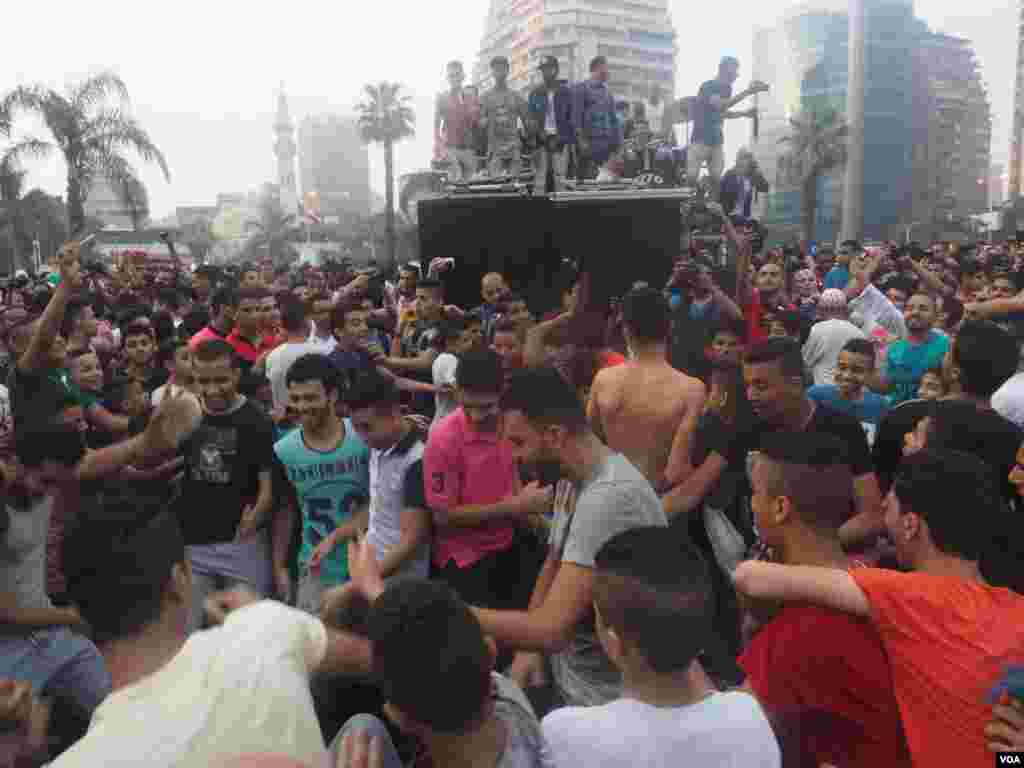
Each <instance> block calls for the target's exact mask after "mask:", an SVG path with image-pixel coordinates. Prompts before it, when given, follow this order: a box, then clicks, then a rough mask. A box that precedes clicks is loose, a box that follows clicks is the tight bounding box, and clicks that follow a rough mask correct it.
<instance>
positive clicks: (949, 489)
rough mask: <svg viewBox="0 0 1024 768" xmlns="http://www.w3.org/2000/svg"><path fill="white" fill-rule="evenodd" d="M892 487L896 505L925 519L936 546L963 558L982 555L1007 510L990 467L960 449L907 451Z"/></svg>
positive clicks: (972, 558)
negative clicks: (897, 502) (907, 456)
mask: <svg viewBox="0 0 1024 768" xmlns="http://www.w3.org/2000/svg"><path fill="white" fill-rule="evenodd" d="M892 491H893V493H894V494H895V495H896V498H897V499H898V500H899V503H900V506H901V507H903V508H904V509H905V510H907V511H912V512H914V513H916V514H918V515H920V516H921V517H923V518H924V519H925V520H926V521H927V523H928V530H929V531H930V532H931V539H932V543H934V544H935V547H936V548H937V549H938V550H939V551H940V552H943V553H944V554H947V555H952V556H954V557H961V558H963V559H964V560H971V561H976V560H980V559H981V557H982V555H983V554H984V553H985V551H986V549H987V547H988V544H989V542H990V541H991V540H992V538H993V535H994V534H995V533H996V532H997V531H998V529H999V524H1000V518H1001V516H1002V515H1004V514H1006V512H1005V510H1004V509H1003V505H1002V502H1001V500H1000V497H999V490H998V488H997V486H996V483H995V480H994V477H993V473H992V469H991V468H990V467H989V466H988V465H987V464H985V462H983V461H982V460H981V459H979V458H977V457H976V456H972V455H970V454H969V453H964V452H962V451H948V450H947V451H935V452H933V451H931V450H927V449H926V450H924V451H922V452H920V453H917V454H915V455H914V456H911V457H909V458H908V459H906V460H905V461H904V462H903V464H902V466H901V468H900V471H899V472H898V473H897V475H896V479H895V481H894V482H893V486H892ZM968 511H969V514H968V513H967V512H968Z"/></svg>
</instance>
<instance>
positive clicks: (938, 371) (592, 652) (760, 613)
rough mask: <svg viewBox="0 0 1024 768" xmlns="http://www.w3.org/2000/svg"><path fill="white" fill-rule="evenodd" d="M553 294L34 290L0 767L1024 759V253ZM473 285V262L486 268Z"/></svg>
mask: <svg viewBox="0 0 1024 768" xmlns="http://www.w3.org/2000/svg"><path fill="white" fill-rule="evenodd" d="M709 208H710V211H711V213H712V214H713V215H714V216H716V217H718V218H719V219H720V220H721V224H722V228H723V231H724V233H725V236H726V238H727V240H728V243H729V249H730V251H731V256H730V258H729V259H728V260H727V262H726V263H728V264H730V265H735V268H733V267H732V266H730V268H728V269H725V268H722V267H719V266H717V265H718V264H719V263H720V261H719V260H718V259H714V260H713V259H711V258H710V256H709V254H708V253H706V252H701V251H700V250H699V249H691V250H690V251H689V252H686V253H683V254H681V255H679V256H678V257H677V258H675V259H674V268H673V271H672V273H671V277H670V279H669V280H668V283H667V284H666V285H664V286H661V285H657V286H654V285H646V284H635V285H628V284H626V285H622V286H621V296H620V298H619V299H617V300H613V301H612V302H611V303H610V305H606V307H605V309H606V310H607V311H606V312H604V314H603V315H601V316H602V317H604V318H605V321H603V323H602V325H603V327H600V328H595V323H594V318H595V317H597V316H598V313H597V312H596V310H597V309H601V307H599V306H598V304H597V302H596V300H595V297H594V296H593V295H592V293H591V284H590V276H589V275H588V274H586V273H583V274H578V273H577V272H576V270H575V268H574V267H573V265H571V264H569V263H566V264H564V265H563V266H562V270H561V272H560V273H559V274H558V275H557V278H556V279H557V282H558V284H557V286H556V287H557V293H558V295H559V296H560V299H561V300H560V306H554V307H542V306H537V304H536V303H535V301H534V297H532V296H526V295H524V294H517V293H515V292H514V291H515V290H516V289H517V288H519V286H515V285H509V282H508V281H507V280H506V278H505V277H503V276H502V275H501V274H496V273H491V274H487V275H485V276H483V278H482V281H481V283H480V297H481V303H480V305H479V306H477V307H475V308H474V307H472V306H454V305H452V304H450V303H449V302H446V300H445V286H446V283H449V284H451V281H452V280H453V279H454V278H455V277H457V276H458V275H459V270H460V265H459V264H457V263H454V262H453V261H452V260H451V259H434V260H433V261H431V263H430V264H426V263H424V264H422V265H421V264H419V263H409V264H404V265H401V266H400V268H399V269H398V270H396V272H395V275H394V278H395V281H394V282H390V281H384V280H383V279H375V278H373V277H371V276H370V275H368V274H359V275H354V274H345V275H341V274H340V273H339V272H337V271H334V272H331V273H330V274H325V273H322V272H320V271H318V270H315V269H302V270H291V271H289V270H288V269H284V268H280V269H274V268H273V267H271V266H269V265H262V264H261V265H250V264H244V265H241V266H238V267H232V268H214V267H210V266H202V267H200V268H198V269H196V270H195V272H194V273H193V274H192V275H191V279H190V282H189V278H188V277H187V276H183V277H184V279H181V280H177V281H174V280H170V281H156V282H154V281H152V280H147V279H146V277H145V275H144V274H142V273H141V272H139V271H138V270H136V269H135V268H134V267H133V265H132V264H131V263H128V262H126V263H125V264H124V265H123V266H122V269H121V270H120V271H119V272H118V273H117V274H116V275H115V280H114V283H113V284H112V286H111V287H110V288H109V289H108V290H105V291H103V292H101V293H97V292H95V291H92V290H91V289H90V285H92V284H91V283H90V282H89V281H88V279H87V275H86V274H85V272H84V271H83V269H82V258H81V252H80V251H81V249H80V247H79V246H78V244H77V243H69V244H67V245H66V246H64V247H63V248H62V249H61V251H60V253H59V254H57V256H56V257H55V258H54V259H53V261H52V262H51V269H52V272H51V276H50V280H49V281H48V283H49V285H50V288H49V289H47V290H46V291H45V293H44V294H40V293H39V291H37V292H36V293H34V294H33V295H32V296H31V297H29V298H30V300H29V301H25V302H18V301H15V300H14V298H15V294H13V293H12V295H11V296H9V297H8V298H9V301H8V306H7V307H6V309H5V311H4V313H3V316H2V317H3V327H2V331H3V336H2V339H3V349H4V350H5V352H6V354H7V363H6V369H7V370H6V382H7V385H6V387H4V388H0V425H2V429H0V439H2V446H0V450H2V462H0V470H2V471H0V483H2V485H0V488H2V494H3V497H4V498H3V503H2V504H0V510H2V516H0V536H2V539H0V540H2V544H0V573H2V577H3V581H2V586H0V724H2V731H0V745H2V752H0V765H3V766H23V765H25V766H33V765H40V764H44V763H46V762H47V761H52V762H51V763H50V764H51V765H53V766H54V767H55V768H71V767H77V766H82V768H99V767H100V766H104V767H105V766H147V768H153V767H157V768H159V767H162V766H168V767H170V766H196V767H197V768H198V767H199V766H203V767H205V766H253V768H256V767H257V766H267V768H270V767H271V766H278V767H282V766H293V767H294V766H306V768H326V767H327V766H332V768H333V766H360V767H362V766H368V767H372V768H397V767H398V766H402V765H405V766H409V765H412V766H416V767H417V768H448V767H452V768H460V767H461V766H467V767H468V766H486V767H487V768H491V766H501V768H528V767H532V766H546V767H554V768H563V767H567V766H602V767H605V766H645V767H646V766H651V767H662V766H664V767H665V768H668V767H669V766H709V767H711V766H715V767H717V766H737V767H738V766H762V767H763V768H773V767H777V766H785V767H786V768H790V767H791V766H793V767H795V768H804V766H806V767H807V768H824V767H826V766H832V767H833V768H843V767H844V766H850V767H858V768H889V767H891V766H919V767H921V768H924V767H925V766H929V767H930V766H948V767H949V768H953V767H954V766H955V768H973V767H974V766H979V767H980V766H989V765H991V764H992V763H993V753H996V752H1001V751H1012V750H1024V703H1022V699H1024V597H1022V596H1021V590H1022V589H1024V567H1022V563H1024V524H1022V517H1021V511H1020V510H1021V507H1020V504H1021V501H1020V499H1019V497H1018V496H1019V494H1024V448H1022V442H1024V431H1022V427H1024V373H1018V369H1022V370H1024V366H1022V365H1021V359H1022V358H1021V348H1022V342H1024V292H1021V291H1020V289H1021V288H1022V287H1024V252H1018V251H1016V250H1015V249H1014V248H1013V247H1012V246H1009V247H1008V246H1000V245H995V246H993V245H987V244H986V245H981V246H977V247H975V246H970V245H952V246H951V245H948V244H939V245H935V246H933V247H931V248H929V249H924V248H921V247H918V246H915V245H913V244H912V245H909V246H906V247H901V248H897V247H895V246H888V245H881V246H878V247H867V248H865V247H862V246H861V244H859V243H857V242H853V241H848V242H844V243H842V244H841V246H840V247H838V249H835V250H833V249H830V248H828V247H825V246H821V247H819V248H817V249H816V250H815V251H814V252H813V253H806V254H805V253H803V252H801V250H800V249H798V248H797V249H787V250H785V251H772V250H762V249H761V248H760V243H759V242H758V240H757V238H754V237H750V236H749V233H748V232H746V231H740V232H738V231H736V229H734V227H733V226H732V224H731V223H730V220H729V218H728V217H727V216H725V215H724V213H723V209H722V207H721V206H719V205H717V204H715V203H711V204H710V205H709ZM474 279H475V278H474Z"/></svg>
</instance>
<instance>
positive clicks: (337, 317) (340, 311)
mask: <svg viewBox="0 0 1024 768" xmlns="http://www.w3.org/2000/svg"><path fill="white" fill-rule="evenodd" d="M369 311H370V310H368V309H364V308H363V305H362V304H358V303H356V302H353V301H346V300H342V301H339V302H338V303H337V304H335V305H334V309H332V310H331V328H332V329H334V330H337V329H338V328H344V327H345V319H346V318H347V317H348V315H349V313H350V312H369Z"/></svg>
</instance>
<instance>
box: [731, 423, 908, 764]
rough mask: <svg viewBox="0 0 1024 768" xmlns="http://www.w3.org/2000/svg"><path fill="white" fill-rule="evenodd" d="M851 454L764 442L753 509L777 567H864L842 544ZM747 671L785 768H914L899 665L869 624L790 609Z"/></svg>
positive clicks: (796, 437)
mask: <svg viewBox="0 0 1024 768" xmlns="http://www.w3.org/2000/svg"><path fill="white" fill-rule="evenodd" d="M845 453H846V448H845V446H844V445H843V443H842V441H840V440H839V439H838V438H836V437H833V436H832V435H826V434H821V433H814V432H810V433H806V432H801V433H797V432H773V433H770V434H768V435H766V436H765V437H764V438H763V439H762V441H761V444H760V451H759V452H758V453H756V454H754V457H755V458H754V459H753V462H752V466H751V471H750V481H751V485H752V487H753V497H752V498H751V508H752V510H753V513H754V515H755V520H756V523H757V529H758V531H759V532H760V534H761V537H762V540H763V542H764V543H765V544H766V545H767V546H768V547H770V548H771V550H772V552H773V553H774V556H775V560H776V561H778V562H781V563H786V564H790V565H814V566H821V567H826V568H838V569H842V570H849V569H850V568H853V567H857V565H858V564H857V563H856V562H851V561H850V560H849V559H848V558H847V557H846V555H845V553H844V552H843V547H842V544H841V543H840V541H839V528H840V526H841V525H842V524H843V522H844V521H845V520H846V517H847V516H848V514H849V509H850V507H851V505H852V504H853V474H852V472H851V470H850V466H849V464H848V463H847V460H846V459H845V457H844V454H845ZM755 613H760V611H757V610H755ZM760 618H763V616H762V617H760ZM739 664H740V666H741V667H742V668H743V671H744V672H746V674H747V680H746V683H745V686H744V687H745V688H746V689H747V690H748V691H750V692H751V693H753V694H754V695H755V696H756V697H757V698H758V700H759V701H760V702H761V706H763V707H764V709H765V711H766V712H767V713H768V716H769V717H770V718H771V719H772V721H773V724H774V725H775V730H776V734H777V735H778V737H779V741H780V743H781V746H782V752H783V764H784V765H787V766H808V767H809V768H817V766H819V765H822V764H828V765H842V766H848V767H849V768H875V766H882V765H884V766H892V767H894V768H895V767H897V766H907V767H908V768H909V766H910V755H909V753H908V751H907V744H906V739H905V737H904V735H903V728H902V723H901V720H900V712H899V708H898V707H897V704H896V698H895V696H894V694H893V690H892V682H891V680H890V674H889V662H888V660H887V659H886V656H885V651H884V649H883V648H882V643H881V642H880V641H879V639H878V636H877V635H876V634H875V632H874V630H873V629H872V627H871V624H870V623H869V622H868V621H866V620H864V619H859V618H856V617H854V616H851V615H849V614H847V613H842V612H840V611H836V610H830V609H828V608H821V607H818V606H815V605H798V604H790V605H786V606H784V607H783V609H782V610H781V611H780V612H779V613H777V614H776V615H775V616H774V617H773V618H771V620H770V621H768V623H767V624H765V625H764V626H763V627H762V628H761V629H760V631H758V633H757V634H756V635H755V636H754V638H753V640H752V641H751V642H750V644H749V645H748V646H747V649H746V651H745V652H744V653H743V655H742V656H741V657H740V659H739Z"/></svg>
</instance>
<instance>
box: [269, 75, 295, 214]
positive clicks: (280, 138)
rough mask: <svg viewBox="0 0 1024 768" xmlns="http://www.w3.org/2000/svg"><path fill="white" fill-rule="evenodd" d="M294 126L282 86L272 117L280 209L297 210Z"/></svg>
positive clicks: (287, 211)
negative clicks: (275, 111) (275, 110)
mask: <svg viewBox="0 0 1024 768" xmlns="http://www.w3.org/2000/svg"><path fill="white" fill-rule="evenodd" d="M294 134H295V126H294V125H293V123H292V118H291V115H290V114H289V112H288V99H287V97H286V96H285V94H284V86H283V85H282V86H281V90H280V92H279V93H278V95H277V115H276V117H275V118H274V136H275V137H276V138H275V140H274V155H275V156H276V157H277V186H278V194H279V199H280V201H281V210H283V211H284V212H285V213H295V212H297V211H298V205H299V197H298V193H297V192H296V188H295V138H294Z"/></svg>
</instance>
